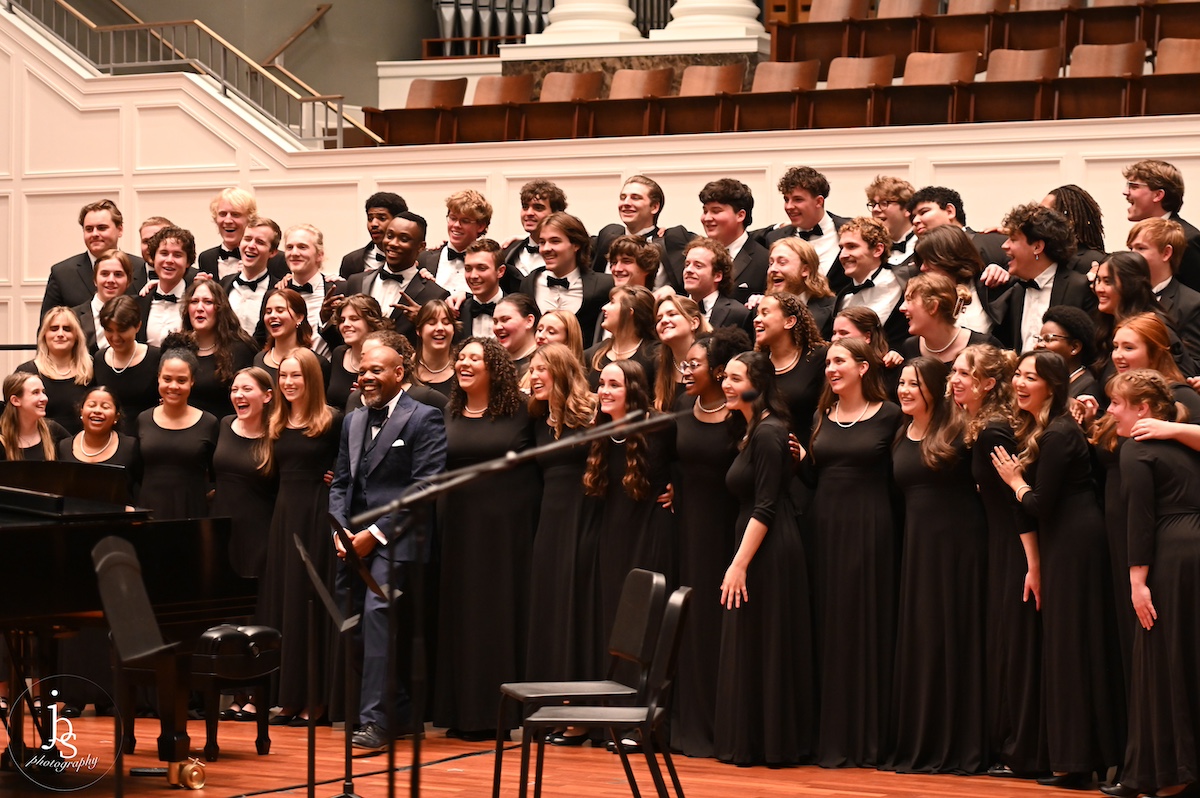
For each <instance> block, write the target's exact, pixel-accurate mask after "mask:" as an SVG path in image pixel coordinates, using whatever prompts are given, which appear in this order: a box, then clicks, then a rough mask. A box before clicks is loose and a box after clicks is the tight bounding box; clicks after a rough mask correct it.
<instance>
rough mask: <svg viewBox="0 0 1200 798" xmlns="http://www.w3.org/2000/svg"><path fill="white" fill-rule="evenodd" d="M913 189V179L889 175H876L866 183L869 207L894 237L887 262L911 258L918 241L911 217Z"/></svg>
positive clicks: (872, 213) (898, 263)
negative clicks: (911, 180)
mask: <svg viewBox="0 0 1200 798" xmlns="http://www.w3.org/2000/svg"><path fill="white" fill-rule="evenodd" d="M913 191H914V189H913V185H912V183H910V182H908V181H907V180H901V179H900V178H898V177H891V176H890V175H877V176H876V177H875V180H874V181H872V183H871V185H869V186H867V210H869V211H870V212H871V215H872V216H874V217H875V218H876V219H878V220H879V221H881V222H883V226H884V227H886V228H887V230H888V234H889V235H890V236H891V237H892V246H891V248H890V249H889V250H888V256H887V262H888V264H890V265H891V266H893V267H895V266H899V265H900V264H902V263H905V262H906V261H908V260H911V259H912V256H913V251H914V248H915V247H916V244H917V234H916V232H915V231H914V230H913V226H912V220H911V219H909V218H908V203H909V200H911V199H912V195H913Z"/></svg>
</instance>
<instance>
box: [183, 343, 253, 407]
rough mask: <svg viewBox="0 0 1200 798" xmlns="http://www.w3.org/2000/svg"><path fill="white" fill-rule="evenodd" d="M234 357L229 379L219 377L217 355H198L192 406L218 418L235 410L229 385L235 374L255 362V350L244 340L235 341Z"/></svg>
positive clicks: (231, 350)
mask: <svg viewBox="0 0 1200 798" xmlns="http://www.w3.org/2000/svg"><path fill="white" fill-rule="evenodd" d="M230 352H231V354H232V357H233V366H232V371H231V372H230V375H231V376H230V378H229V379H228V380H221V379H218V378H217V356H216V355H215V354H214V355H204V356H197V357H196V363H197V364H198V365H197V368H196V376H195V378H194V379H193V381H192V395H191V397H190V398H189V399H188V402H189V403H190V404H191V405H192V407H198V408H200V409H201V410H207V411H208V412H209V413H212V414H213V415H214V416H216V417H217V418H225V416H227V415H229V414H230V413H232V412H233V403H232V402H231V401H229V386H231V385H232V384H233V377H232V375H233V374H237V373H238V372H239V371H241V370H242V369H244V368H247V367H248V366H251V365H253V364H254V355H255V350H254V349H253V348H252V347H251V346H250V345H249V344H247V343H245V342H244V341H234V342H233V345H232V346H231V347H230Z"/></svg>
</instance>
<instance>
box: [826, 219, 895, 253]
mask: <svg viewBox="0 0 1200 798" xmlns="http://www.w3.org/2000/svg"><path fill="white" fill-rule="evenodd" d="M846 233H858V235H859V237H860V238H862V240H863V243H864V244H866V245H867V249H869V250H870V251H871V252H872V253H874V252H875V250H876V249H879V248H880V247H882V248H883V262H884V263H887V253H888V251H889V250H890V248H891V246H892V234H891V233H889V232H888V229H887V228H886V227H884V226H883V222H881V221H879V220H878V219H876V218H875V217H874V216H855V217H854V218H853V219H851V220H850V221H848V222H846V223H845V224H843V225H842V226H841V227H839V228H838V235H839V236H843V235H845V234H846Z"/></svg>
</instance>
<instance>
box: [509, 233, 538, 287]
mask: <svg viewBox="0 0 1200 798" xmlns="http://www.w3.org/2000/svg"><path fill="white" fill-rule="evenodd" d="M530 244H533V239H531V238H529V237H526V238H525V240H524V241H522V242H521V244H520V246H519V247H518V248H517V257H515V258H513V262H512V263H511V264H510V265H509V268H510V269H516V270H517V274H519V275H520V276H522V277H528V276H529V275H530V274H532V273H533V271H534V270H535V269H539V268H541V267H542V266H545V265H546V261H544V260H542V253H541V252H530V251H529V250H528V249H526V247H527V246H529V245H530ZM535 246H536V245H535Z"/></svg>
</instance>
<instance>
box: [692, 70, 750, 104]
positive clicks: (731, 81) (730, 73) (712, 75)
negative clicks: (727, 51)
mask: <svg viewBox="0 0 1200 798" xmlns="http://www.w3.org/2000/svg"><path fill="white" fill-rule="evenodd" d="M745 79H746V65H745V63H740V64H724V65H722V66H702V65H700V64H693V65H692V66H690V67H687V68H686V69H684V70H683V78H682V79H681V80H680V81H679V96H680V97H711V96H712V95H714V94H737V93H738V92H740V91H741V90H742V83H743V81H745Z"/></svg>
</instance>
